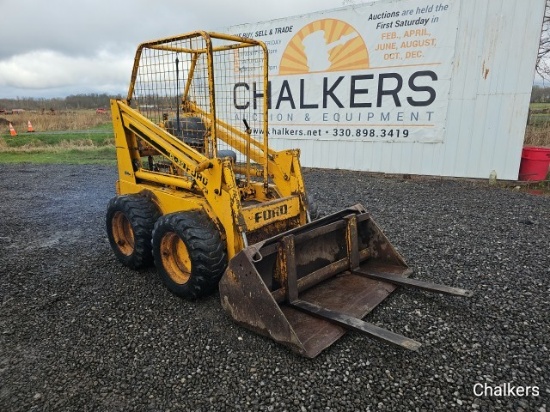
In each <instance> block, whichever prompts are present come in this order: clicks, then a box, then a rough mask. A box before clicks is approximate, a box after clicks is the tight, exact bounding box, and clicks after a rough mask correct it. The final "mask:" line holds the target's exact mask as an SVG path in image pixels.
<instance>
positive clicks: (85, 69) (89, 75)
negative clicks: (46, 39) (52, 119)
mask: <svg viewBox="0 0 550 412" xmlns="http://www.w3.org/2000/svg"><path fill="white" fill-rule="evenodd" d="M131 69H132V55H129V54H128V55H125V56H120V55H115V54H113V53H110V52H107V51H100V52H98V53H96V54H94V55H91V56H68V55H65V54H62V53H60V52H57V51H52V50H37V51H30V52H27V53H24V54H20V55H17V56H13V57H11V58H10V59H8V60H5V61H1V62H0V87H7V88H11V89H23V90H28V91H29V92H31V93H32V92H33V91H34V92H39V93H38V94H40V95H43V94H44V93H41V92H42V91H46V92H47V90H48V89H58V88H63V87H67V88H74V87H77V86H78V87H81V88H83V89H88V90H91V89H97V88H98V86H100V85H101V87H103V88H104V89H109V90H118V91H119V92H122V91H123V90H124V88H125V85H126V84H127V83H128V80H129V76H130V71H131ZM46 94H48V93H46Z"/></svg>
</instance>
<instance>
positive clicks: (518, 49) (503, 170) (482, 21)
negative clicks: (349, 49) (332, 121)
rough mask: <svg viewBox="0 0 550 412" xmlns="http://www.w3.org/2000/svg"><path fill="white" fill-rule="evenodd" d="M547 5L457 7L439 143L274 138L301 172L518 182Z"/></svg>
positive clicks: (491, 0)
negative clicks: (294, 155)
mask: <svg viewBox="0 0 550 412" xmlns="http://www.w3.org/2000/svg"><path fill="white" fill-rule="evenodd" d="M544 6H545V0H505V1H503V0H461V1H460V15H459V26H458V32H457V41H456V50H455V57H454V62H453V73H452V81H451V90H450V100H449V105H448V113H447V123H446V132H445V136H444V139H443V142H440V143H425V142H415V143H408V142H399V143H391V142H357V141H335V140H294V139H285V138H280V137H277V138H273V137H272V138H271V142H272V146H273V147H274V148H276V149H284V148H290V147H297V148H300V149H301V151H302V155H301V162H302V165H303V166H306V167H319V168H339V169H349V170H362V171H374V172H385V173H398V174H401V173H403V174H418V175H436V176H455V177H471V178H487V177H489V175H490V173H491V171H492V170H494V171H496V173H497V177H498V178H499V179H506V180H515V179H517V177H518V170H519V164H520V160H521V148H522V145H523V139H524V132H525V125H526V121H527V114H528V106H529V99H530V95H531V88H532V84H533V76H534V65H535V60H536V54H537V50H538V41H539V37H540V30H541V23H542V16H543V14H544Z"/></svg>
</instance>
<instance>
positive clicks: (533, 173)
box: [519, 146, 550, 182]
mask: <svg viewBox="0 0 550 412" xmlns="http://www.w3.org/2000/svg"><path fill="white" fill-rule="evenodd" d="M549 166H550V148H548V147H536V146H525V147H524V148H523V151H522V152H521V164H520V166H519V180H528V181H534V182H540V181H541V180H545V179H546V175H547V174H548V167H549Z"/></svg>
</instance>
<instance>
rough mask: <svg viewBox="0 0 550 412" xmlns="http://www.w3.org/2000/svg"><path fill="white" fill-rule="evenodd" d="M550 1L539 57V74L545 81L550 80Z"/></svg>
mask: <svg viewBox="0 0 550 412" xmlns="http://www.w3.org/2000/svg"><path fill="white" fill-rule="evenodd" d="M549 58H550V0H546V9H545V11H544V19H543V21H542V32H541V35H540V43H539V53H538V55H537V65H536V67H535V69H536V71H537V73H538V74H539V76H540V77H542V78H543V79H550V63H549V62H548V59H549Z"/></svg>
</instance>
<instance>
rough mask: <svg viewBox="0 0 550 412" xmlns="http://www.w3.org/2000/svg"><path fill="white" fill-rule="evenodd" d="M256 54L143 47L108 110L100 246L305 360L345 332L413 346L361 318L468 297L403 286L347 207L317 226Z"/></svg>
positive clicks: (398, 268) (402, 267)
mask: <svg viewBox="0 0 550 412" xmlns="http://www.w3.org/2000/svg"><path fill="white" fill-rule="evenodd" d="M267 73H268V51H267V48H266V45H265V44H264V43H263V42H260V41H257V40H253V39H249V38H241V37H236V36H232V35H227V34H220V33H207V32H202V31H197V32H192V33H188V34H184V35H178V36H173V37H168V38H164V39H159V40H155V41H151V42H147V43H143V44H141V45H139V47H138V49H137V52H136V56H135V60H134V67H133V71H132V76H131V81H130V87H129V91H128V96H127V98H126V99H125V100H112V101H111V113H112V118H113V126H114V132H115V144H116V153H117V164H118V180H117V182H116V193H117V195H116V196H115V197H114V198H113V199H111V201H110V202H109V204H108V207H107V215H106V224H107V234H108V238H109V241H110V244H111V247H112V249H113V251H114V254H115V255H116V257H117V258H118V260H119V261H120V262H122V263H123V264H124V265H126V266H128V267H130V268H132V269H141V268H144V267H146V266H149V265H152V264H153V263H154V265H155V266H156V269H157V271H158V273H159V275H160V278H161V280H162V281H163V283H164V284H165V285H166V287H167V288H168V289H169V290H170V291H171V292H172V293H174V294H176V295H177V296H180V297H183V298H186V299H197V298H201V297H203V296H205V295H208V294H210V293H212V292H214V291H215V290H216V288H219V293H220V299H221V304H222V307H223V308H224V309H225V311H226V312H227V313H228V314H229V316H230V317H231V318H232V319H234V320H235V321H236V322H237V323H239V324H241V325H243V326H245V327H247V328H249V329H251V330H254V331H256V332H258V333H260V334H263V335H265V336H268V337H270V338H271V339H273V340H275V341H277V342H280V343H281V344H284V345H286V346H287V347H289V348H290V349H292V350H294V351H296V352H298V353H300V354H302V355H304V356H307V357H315V356H317V355H318V354H319V353H320V352H321V351H322V350H323V349H325V348H327V347H328V346H329V345H331V344H332V343H333V342H335V341H336V340H337V339H338V338H339V337H341V336H342V335H343V334H344V333H345V332H346V330H348V329H353V330H358V331H362V332H364V333H366V334H367V335H369V336H371V337H373V338H376V339H379V340H382V341H384V342H387V343H390V344H394V345H397V346H400V347H403V348H406V349H411V350H416V349H418V347H419V345H420V344H419V343H418V342H416V341H414V340H411V339H408V338H406V337H404V336H401V335H398V334H396V333H393V332H390V331H388V330H385V329H382V328H380V327H377V326H375V325H372V324H369V323H367V322H365V321H363V320H362V318H363V317H364V316H365V315H366V314H367V313H369V312H370V311H372V310H373V309H374V308H375V307H376V306H377V305H378V304H379V303H380V302H382V301H383V300H384V299H385V298H386V297H388V296H389V294H390V293H392V291H394V290H395V289H396V287H398V286H405V287H413V288H421V289H424V290H431V291H435V292H441V293H447V294H452V295H458V296H469V295H470V292H468V291H466V290H463V289H458V288H452V287H447V286H441V285H435V284H431V283H427V282H422V281H419V280H413V279H409V276H410V274H411V273H412V271H411V269H410V268H409V267H408V266H407V264H406V263H405V261H404V260H403V258H402V257H401V256H400V255H399V253H398V252H397V251H396V250H395V249H394V247H393V246H392V244H391V243H390V242H389V241H388V239H387V238H386V237H385V236H384V234H383V233H382V231H381V230H380V228H379V227H378V226H377V225H376V223H375V222H374V220H373V219H372V217H371V216H370V214H369V213H368V212H367V211H366V210H365V209H364V208H363V207H362V206H361V205H355V206H352V207H350V208H347V209H344V210H342V211H340V212H338V213H335V214H332V215H329V216H325V217H323V218H320V219H316V217H317V216H316V212H315V210H316V208H315V207H314V205H313V202H312V199H311V198H310V197H309V196H308V195H307V192H306V188H305V186H304V181H303V177H302V172H301V167H300V161H299V151H298V150H278V151H277V150H274V149H273V148H271V147H270V146H269V140H268V130H269V129H268V118H269V117H268V108H269V101H270V96H269V93H270V88H269V80H268V76H267Z"/></svg>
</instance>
